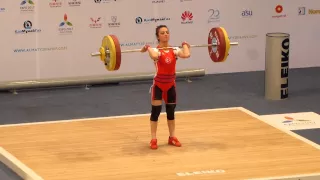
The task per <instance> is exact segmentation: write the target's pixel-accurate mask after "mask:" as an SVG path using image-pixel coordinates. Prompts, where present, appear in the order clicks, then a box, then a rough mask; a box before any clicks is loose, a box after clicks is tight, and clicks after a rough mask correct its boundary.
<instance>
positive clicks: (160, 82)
mask: <svg viewBox="0 0 320 180" xmlns="http://www.w3.org/2000/svg"><path fill="white" fill-rule="evenodd" d="M157 48H159V46H158V47H157ZM157 48H154V49H153V50H154V51H156V52H158V53H159V55H158V59H157V60H155V62H154V64H155V68H156V74H155V76H154V79H153V88H154V86H158V87H159V88H160V89H161V90H162V93H163V98H164V100H165V101H166V98H167V91H168V90H169V89H170V88H171V87H172V86H174V87H175V86H176V81H175V80H176V63H177V59H178V58H177V57H178V51H179V50H180V49H179V48H174V49H168V50H159V49H157Z"/></svg>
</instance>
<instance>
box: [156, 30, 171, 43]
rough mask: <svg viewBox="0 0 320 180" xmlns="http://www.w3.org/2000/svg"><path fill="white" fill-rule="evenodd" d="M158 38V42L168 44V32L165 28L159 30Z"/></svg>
mask: <svg viewBox="0 0 320 180" xmlns="http://www.w3.org/2000/svg"><path fill="white" fill-rule="evenodd" d="M158 36H159V37H158V38H159V41H160V42H168V41H169V39H170V34H169V30H168V29H167V28H165V27H162V28H160V29H159V33H158Z"/></svg>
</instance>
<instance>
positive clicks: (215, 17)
mask: <svg viewBox="0 0 320 180" xmlns="http://www.w3.org/2000/svg"><path fill="white" fill-rule="evenodd" d="M208 12H209V13H210V15H209V19H208V23H212V22H218V21H220V11H219V10H218V9H209V10H208Z"/></svg>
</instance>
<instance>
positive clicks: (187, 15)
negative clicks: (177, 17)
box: [181, 11, 193, 24]
mask: <svg viewBox="0 0 320 180" xmlns="http://www.w3.org/2000/svg"><path fill="white" fill-rule="evenodd" d="M181 19H182V21H181V24H192V23H193V20H192V19H193V14H192V12H190V11H185V12H183V13H182V15H181Z"/></svg>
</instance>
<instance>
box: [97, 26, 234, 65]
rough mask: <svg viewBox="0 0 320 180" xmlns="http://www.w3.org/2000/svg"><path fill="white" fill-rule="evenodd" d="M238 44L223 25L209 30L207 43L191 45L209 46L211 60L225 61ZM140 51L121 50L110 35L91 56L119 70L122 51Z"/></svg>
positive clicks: (116, 41)
mask: <svg viewBox="0 0 320 180" xmlns="http://www.w3.org/2000/svg"><path fill="white" fill-rule="evenodd" d="M238 44H239V43H238V42H230V40H229V37H228V34H227V32H226V30H225V29H224V28H223V27H215V28H212V29H211V30H210V31H209V34H208V43H207V44H201V45H190V48H194V47H208V52H209V56H210V58H211V60H212V61H213V62H223V61H225V60H226V59H227V56H228V55H229V49H230V46H232V45H238ZM177 47H179V48H182V46H176V47H166V48H157V49H159V50H161V49H172V48H177ZM140 51H141V49H131V50H121V47H120V43H119V40H118V38H117V36H115V35H108V36H104V37H103V39H102V44H101V47H100V48H99V51H98V52H94V53H91V56H92V57H96V56H99V57H100V60H101V61H103V62H104V65H105V67H106V69H107V70H109V71H115V70H118V69H119V68H120V66H121V54H122V53H132V52H140Z"/></svg>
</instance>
